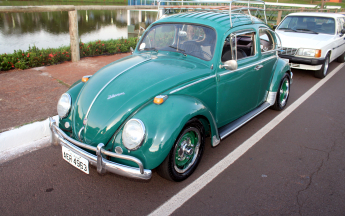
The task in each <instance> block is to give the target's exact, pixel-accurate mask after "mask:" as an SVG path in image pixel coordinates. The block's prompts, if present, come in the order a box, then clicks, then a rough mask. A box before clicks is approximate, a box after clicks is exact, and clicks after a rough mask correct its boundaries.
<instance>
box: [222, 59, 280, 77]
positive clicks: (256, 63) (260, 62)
mask: <svg viewBox="0 0 345 216" xmlns="http://www.w3.org/2000/svg"><path fill="white" fill-rule="evenodd" d="M273 58H277V56H275V55H274V56H271V57H268V58H266V59H264V60H261V61H259V62H255V63H253V64H250V65H247V66H245V67H242V68H238V69H236V70H233V71H228V72H225V73H222V74H219V76H224V75H227V74H230V73H234V72H236V71H240V70H243V69H246V68H249V67H253V66H255V65H258V64H262V63H263V62H265V61H268V60H271V59H273Z"/></svg>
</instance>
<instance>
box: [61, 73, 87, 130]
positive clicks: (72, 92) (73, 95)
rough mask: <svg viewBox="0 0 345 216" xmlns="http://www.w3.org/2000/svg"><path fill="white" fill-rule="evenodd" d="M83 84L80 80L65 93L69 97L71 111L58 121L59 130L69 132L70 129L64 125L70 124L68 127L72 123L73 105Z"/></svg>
mask: <svg viewBox="0 0 345 216" xmlns="http://www.w3.org/2000/svg"><path fill="white" fill-rule="evenodd" d="M84 84H85V83H83V82H82V81H81V79H80V80H78V81H77V82H75V83H74V84H73V85H72V86H71V87H70V88H69V89H68V90H67V92H66V93H68V94H69V95H71V99H72V106H71V110H70V112H69V114H68V116H67V117H65V118H63V119H60V121H59V128H61V129H62V130H71V127H69V128H66V127H65V123H66V122H69V123H70V124H69V125H71V122H72V115H71V113H72V112H73V108H74V104H75V102H76V100H77V97H78V95H79V92H80V90H81V89H82V88H83V86H84Z"/></svg>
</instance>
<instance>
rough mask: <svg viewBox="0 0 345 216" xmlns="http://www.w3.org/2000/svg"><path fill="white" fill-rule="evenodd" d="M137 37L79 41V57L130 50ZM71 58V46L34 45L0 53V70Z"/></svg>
mask: <svg viewBox="0 0 345 216" xmlns="http://www.w3.org/2000/svg"><path fill="white" fill-rule="evenodd" d="M136 44H137V38H129V39H118V40H113V39H112V40H107V41H101V40H99V41H94V42H89V43H82V42H80V43H79V47H80V57H81V58H82V57H87V56H97V55H104V54H116V53H125V52H129V51H130V47H133V48H135V46H136ZM69 60H71V48H70V47H69V46H65V47H59V48H55V49H54V48H48V49H39V48H37V47H36V46H33V47H29V50H27V51H23V50H15V51H14V53H13V54H6V53H5V54H2V55H0V71H7V70H10V69H14V68H18V69H22V70H24V69H28V68H32V67H40V66H46V65H53V64H57V63H60V62H64V61H69Z"/></svg>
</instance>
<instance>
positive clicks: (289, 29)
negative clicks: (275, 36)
mask: <svg viewBox="0 0 345 216" xmlns="http://www.w3.org/2000/svg"><path fill="white" fill-rule="evenodd" d="M278 30H288V31H293V32H297V31H296V30H294V29H291V28H279V29H278Z"/></svg>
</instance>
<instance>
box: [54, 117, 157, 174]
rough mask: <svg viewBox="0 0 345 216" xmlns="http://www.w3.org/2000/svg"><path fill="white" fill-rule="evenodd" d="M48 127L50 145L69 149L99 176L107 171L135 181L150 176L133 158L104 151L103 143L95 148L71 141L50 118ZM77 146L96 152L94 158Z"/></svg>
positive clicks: (139, 162) (150, 172)
mask: <svg viewBox="0 0 345 216" xmlns="http://www.w3.org/2000/svg"><path fill="white" fill-rule="evenodd" d="M49 127H50V130H51V132H52V134H51V143H52V144H55V145H59V144H60V145H61V146H65V147H66V148H68V149H70V150H71V151H73V152H74V153H76V154H77V155H80V156H82V157H84V158H86V159H87V160H88V161H89V162H90V164H91V165H93V166H96V167H97V172H98V173H100V174H103V173H105V172H106V171H108V172H111V173H115V174H118V175H121V176H125V177H129V178H135V179H143V180H148V179H150V178H151V176H152V171H151V170H148V169H144V166H143V164H142V162H141V161H140V160H139V159H137V158H135V157H132V156H129V155H122V154H117V153H115V152H110V151H106V150H104V149H103V146H104V144H103V143H100V144H98V146H97V148H96V147H93V146H89V145H86V144H84V143H81V142H78V141H76V140H74V139H72V138H71V137H69V136H67V135H66V134H65V133H64V132H63V131H62V130H61V129H60V128H59V127H58V126H57V125H56V122H55V120H53V119H52V118H49ZM78 146H79V147H82V148H86V149H88V150H91V151H94V152H96V156H95V155H93V154H90V153H88V152H86V151H84V150H83V149H80V148H79V147H78ZM102 154H104V155H107V156H110V157H115V158H120V159H124V160H129V161H133V162H134V163H136V164H137V165H138V166H139V168H137V167H130V166H126V165H122V164H118V163H115V162H112V161H109V160H106V159H104V158H103V156H102Z"/></svg>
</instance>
